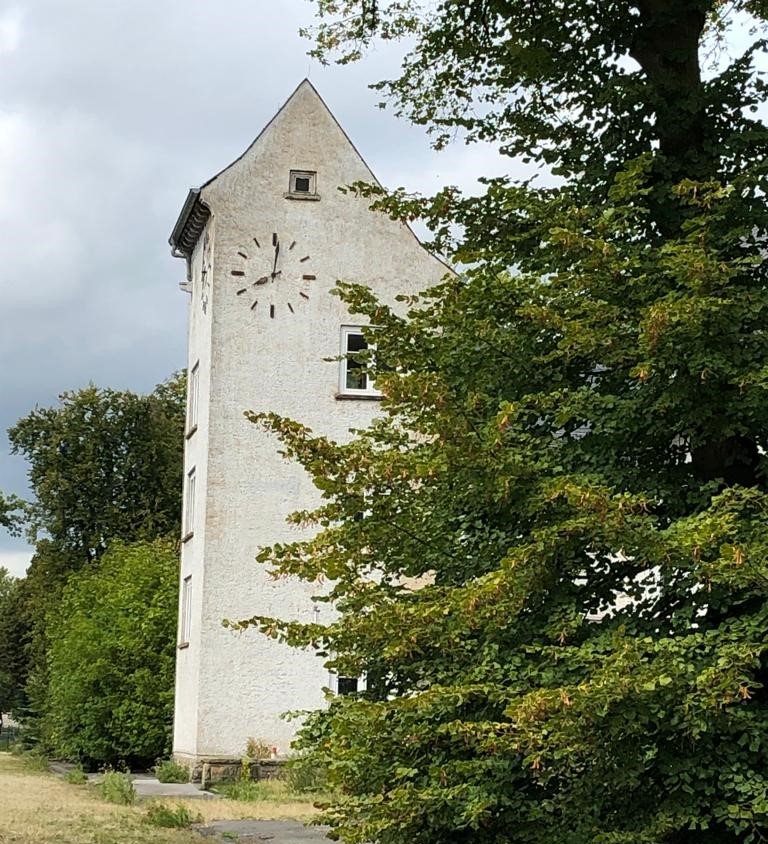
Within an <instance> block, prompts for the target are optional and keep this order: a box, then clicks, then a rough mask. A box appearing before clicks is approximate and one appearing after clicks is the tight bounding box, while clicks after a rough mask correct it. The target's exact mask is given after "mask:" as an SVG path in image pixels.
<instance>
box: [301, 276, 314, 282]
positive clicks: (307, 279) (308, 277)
mask: <svg viewBox="0 0 768 844" xmlns="http://www.w3.org/2000/svg"><path fill="white" fill-rule="evenodd" d="M302 278H303V279H304V281H314V280H315V279H316V278H317V276H316V275H303V276H302Z"/></svg>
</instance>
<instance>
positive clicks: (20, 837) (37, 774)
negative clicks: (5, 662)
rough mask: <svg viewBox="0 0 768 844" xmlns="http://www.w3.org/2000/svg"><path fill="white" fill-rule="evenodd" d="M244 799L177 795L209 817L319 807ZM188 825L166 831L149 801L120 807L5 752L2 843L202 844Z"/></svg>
mask: <svg viewBox="0 0 768 844" xmlns="http://www.w3.org/2000/svg"><path fill="white" fill-rule="evenodd" d="M276 797H277V795H274V796H273V795H268V799H266V800H257V801H255V802H251V803H241V802H236V801H234V800H225V799H221V800H172V799H167V800H164V801H162V802H165V803H166V804H167V805H177V804H180V803H181V804H183V805H185V806H187V808H188V809H190V811H191V812H192V813H193V814H200V815H201V816H202V819H203V821H204V822H207V821H211V820H225V819H227V820H229V819H237V818H294V819H297V820H306V819H308V818H309V817H310V816H311V815H312V814H313V813H314V809H313V807H312V805H311V804H310V803H308V802H304V801H297V800H292V799H291V798H290V797H289V796H288V795H285V796H284V797H282V798H281V799H275V798H276ZM200 841H201V839H200V838H199V837H198V836H197V835H195V834H194V833H192V832H191V831H189V830H166V829H160V828H157V827H154V826H151V825H150V824H149V823H147V821H146V803H139V804H137V805H136V806H115V805H113V804H110V803H106V802H104V801H103V800H102V799H101V798H100V797H99V796H98V795H97V794H96V793H95V792H94V791H93V789H92V788H90V787H88V786H76V785H69V784H68V783H66V782H64V781H63V780H61V779H60V778H58V777H56V776H53V775H52V774H49V773H46V772H43V771H34V770H31V769H30V768H29V766H28V765H27V764H26V763H25V762H24V760H23V759H20V758H18V757H15V756H11V755H9V754H7V753H0V842H2V844H63V842H66V844H193V843H194V844H200Z"/></svg>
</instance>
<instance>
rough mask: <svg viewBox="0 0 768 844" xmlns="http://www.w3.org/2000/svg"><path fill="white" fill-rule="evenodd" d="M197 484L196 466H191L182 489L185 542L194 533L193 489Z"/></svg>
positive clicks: (183, 540) (183, 539)
mask: <svg viewBox="0 0 768 844" xmlns="http://www.w3.org/2000/svg"><path fill="white" fill-rule="evenodd" d="M196 486H197V467H195V466H193V467H192V468H191V469H190V470H189V471H188V472H187V480H186V488H185V490H184V536H183V537H182V540H181V541H182V542H186V541H187V540H188V539H191V538H192V537H193V536H194V535H195V490H196Z"/></svg>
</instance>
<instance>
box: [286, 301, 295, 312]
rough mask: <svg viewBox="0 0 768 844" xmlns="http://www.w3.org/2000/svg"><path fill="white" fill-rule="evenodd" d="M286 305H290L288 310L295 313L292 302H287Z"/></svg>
mask: <svg viewBox="0 0 768 844" xmlns="http://www.w3.org/2000/svg"><path fill="white" fill-rule="evenodd" d="M286 304H287V305H288V310H289V311H290V312H291V313H295V311H294V310H293V305H292V304H291V303H290V302H287V303H286Z"/></svg>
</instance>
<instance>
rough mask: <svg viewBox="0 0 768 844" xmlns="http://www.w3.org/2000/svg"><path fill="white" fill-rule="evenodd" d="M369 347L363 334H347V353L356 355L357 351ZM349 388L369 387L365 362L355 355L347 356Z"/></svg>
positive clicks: (360, 388)
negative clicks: (357, 358) (356, 358)
mask: <svg viewBox="0 0 768 844" xmlns="http://www.w3.org/2000/svg"><path fill="white" fill-rule="evenodd" d="M367 348H368V344H367V343H366V342H365V338H364V337H363V335H362V334H352V333H349V334H347V354H348V355H354V354H355V353H356V352H363V351H365V350H366V349H367ZM346 382H347V383H346V386H347V389H348V390H365V389H366V388H367V387H368V376H367V375H366V373H365V370H364V368H363V364H362V363H361V362H360V361H359V360H355V358H354V357H349V358H347V379H346Z"/></svg>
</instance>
